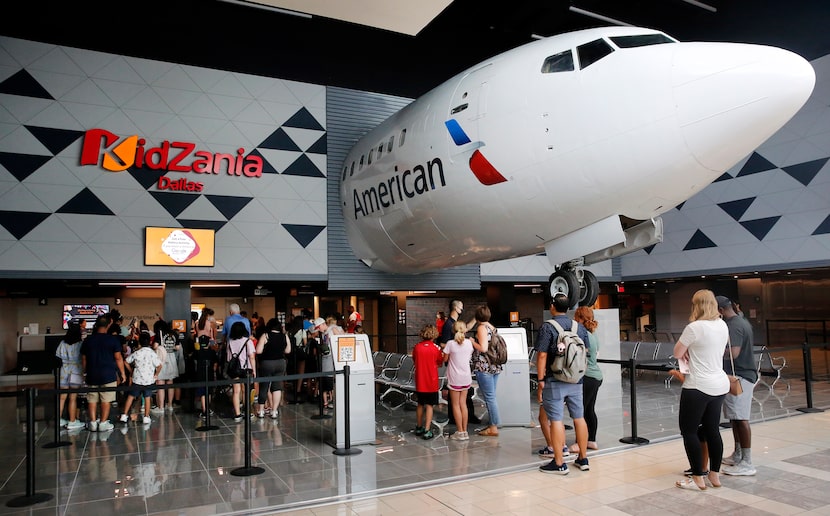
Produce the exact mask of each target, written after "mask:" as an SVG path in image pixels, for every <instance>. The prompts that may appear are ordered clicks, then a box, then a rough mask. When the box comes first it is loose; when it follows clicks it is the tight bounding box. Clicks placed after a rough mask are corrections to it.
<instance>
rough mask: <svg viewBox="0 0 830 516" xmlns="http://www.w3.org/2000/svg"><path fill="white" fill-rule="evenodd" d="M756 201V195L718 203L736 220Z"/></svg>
mask: <svg viewBox="0 0 830 516" xmlns="http://www.w3.org/2000/svg"><path fill="white" fill-rule="evenodd" d="M754 201H755V197H748V198H746V199H738V200H736V201H729V202H722V203H720V204H718V206H720V208H721V209H722V210H723V211H725V212H726V213H728V214H729V216H730V217H732V218H733V219H735V220H741V217H742V216H743V214H744V213H746V210H748V209H749V207H750V206H751V205H752V203H753V202H754Z"/></svg>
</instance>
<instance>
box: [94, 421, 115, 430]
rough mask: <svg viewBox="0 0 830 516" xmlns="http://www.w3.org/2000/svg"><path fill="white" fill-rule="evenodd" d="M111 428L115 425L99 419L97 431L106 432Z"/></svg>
mask: <svg viewBox="0 0 830 516" xmlns="http://www.w3.org/2000/svg"><path fill="white" fill-rule="evenodd" d="M113 428H115V426H114V425H113V424H112V423H110V422H109V421H101V422H100V423H98V431H99V432H108V431H110V430H112V429H113Z"/></svg>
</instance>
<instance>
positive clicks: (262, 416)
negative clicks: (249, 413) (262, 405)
mask: <svg viewBox="0 0 830 516" xmlns="http://www.w3.org/2000/svg"><path fill="white" fill-rule="evenodd" d="M257 416H259V418H260V419H262V418H264V417H265V411H264V410H260V411H259V414H257Z"/></svg>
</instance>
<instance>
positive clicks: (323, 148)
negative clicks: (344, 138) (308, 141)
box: [306, 134, 328, 154]
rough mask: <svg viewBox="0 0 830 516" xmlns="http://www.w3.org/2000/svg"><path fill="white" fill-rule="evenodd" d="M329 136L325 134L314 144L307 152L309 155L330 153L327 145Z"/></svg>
mask: <svg viewBox="0 0 830 516" xmlns="http://www.w3.org/2000/svg"><path fill="white" fill-rule="evenodd" d="M327 137H328V135H326V134H324V135H323V136H321V137H320V139H319V140H317V141H316V142H314V143H313V144H312V145H311V147H309V148H308V150H306V152H307V153H308V154H326V153H327V152H328V150H327V148H328V147H327V145H326V138H327Z"/></svg>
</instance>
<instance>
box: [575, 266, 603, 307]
mask: <svg viewBox="0 0 830 516" xmlns="http://www.w3.org/2000/svg"><path fill="white" fill-rule="evenodd" d="M597 297H599V280H597V277H596V275H594V273H593V272H591V271H586V270H583V271H582V284H581V285H580V286H579V306H591V305H593V304H594V303H596V302H597Z"/></svg>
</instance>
